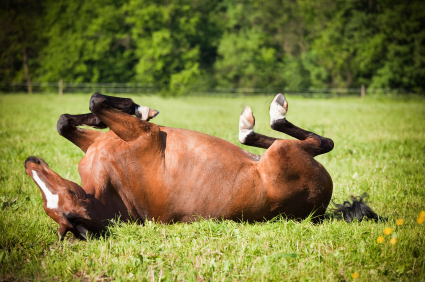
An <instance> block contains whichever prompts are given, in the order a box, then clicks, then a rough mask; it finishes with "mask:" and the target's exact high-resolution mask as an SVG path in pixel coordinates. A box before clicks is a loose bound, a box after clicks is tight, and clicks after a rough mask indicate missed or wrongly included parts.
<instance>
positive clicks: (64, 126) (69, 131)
mask: <svg viewBox="0 0 425 282" xmlns="http://www.w3.org/2000/svg"><path fill="white" fill-rule="evenodd" d="M99 95H100V94H99ZM102 96H103V97H105V99H106V103H107V105H108V106H110V107H111V108H115V109H117V110H119V111H121V112H123V113H126V114H129V115H135V116H136V117H137V118H139V119H141V120H145V121H148V120H150V119H152V118H154V117H155V116H157V115H158V113H159V112H158V111H156V110H153V109H151V108H149V107H146V106H140V105H138V104H135V103H134V102H133V100H131V99H129V98H120V97H112V96H106V95H102ZM82 125H85V126H90V127H94V128H98V129H104V128H107V127H108V126H107V125H106V124H105V123H104V122H102V120H101V119H100V118H99V117H97V116H96V115H95V114H94V113H88V114H82V115H69V114H63V115H61V116H60V118H59V121H58V124H57V129H58V132H59V134H60V135H62V136H63V137H65V138H66V139H68V140H69V141H71V142H72V143H74V144H75V145H76V146H77V147H79V148H80V149H81V150H82V151H83V152H87V149H88V148H89V147H90V146H91V144H93V142H94V141H95V140H96V138H98V137H99V136H101V135H102V134H103V133H102V132H100V131H96V130H90V129H83V128H78V127H77V126H82Z"/></svg>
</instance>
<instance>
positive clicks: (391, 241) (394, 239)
mask: <svg viewBox="0 0 425 282" xmlns="http://www.w3.org/2000/svg"><path fill="white" fill-rule="evenodd" d="M395 243H397V238H395V237H394V238H391V240H390V244H391V245H395Z"/></svg>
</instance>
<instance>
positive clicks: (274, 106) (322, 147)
mask: <svg viewBox="0 0 425 282" xmlns="http://www.w3.org/2000/svg"><path fill="white" fill-rule="evenodd" d="M287 111H288V102H287V101H286V99H285V96H284V95H283V94H282V93H279V94H277V95H276V96H275V97H274V99H273V101H272V103H271V104H270V127H271V128H272V129H273V130H276V131H279V132H282V133H285V134H288V135H289V136H292V137H294V138H297V139H299V140H305V141H306V146H305V149H306V150H307V151H308V152H309V153H310V154H312V155H313V156H317V155H321V154H325V153H328V152H330V151H332V149H333V147H334V143H333V141H332V140H331V139H329V138H326V137H323V136H320V135H317V134H315V133H313V132H310V131H307V130H304V129H302V128H299V127H297V126H295V125H293V124H292V123H290V122H289V121H288V120H286V113H287Z"/></svg>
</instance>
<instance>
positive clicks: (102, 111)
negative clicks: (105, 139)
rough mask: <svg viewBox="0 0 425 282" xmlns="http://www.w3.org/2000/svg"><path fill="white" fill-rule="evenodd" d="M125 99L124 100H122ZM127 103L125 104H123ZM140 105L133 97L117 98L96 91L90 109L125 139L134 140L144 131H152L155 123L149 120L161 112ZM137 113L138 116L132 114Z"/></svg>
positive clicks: (91, 99)
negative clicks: (134, 101)
mask: <svg viewBox="0 0 425 282" xmlns="http://www.w3.org/2000/svg"><path fill="white" fill-rule="evenodd" d="M121 99H123V100H124V101H121ZM123 104H125V106H123ZM142 107H143V106H138V105H137V104H134V103H133V101H132V100H131V99H125V98H117V97H111V96H106V95H102V94H99V93H94V94H93V95H92V97H91V98H90V106H89V108H90V111H91V112H92V113H93V114H94V115H95V116H96V117H97V118H99V119H100V120H101V121H102V122H103V123H104V124H106V126H108V127H109V128H110V129H111V130H112V131H113V132H114V133H115V134H116V135H117V136H118V137H119V138H121V139H122V140H124V141H133V140H135V139H137V138H139V137H140V136H141V134H143V133H147V132H150V131H151V129H152V127H154V126H156V127H157V125H154V124H152V123H149V122H147V120H149V119H151V118H153V117H155V116H156V115H157V114H158V113H159V112H158V111H156V110H153V109H150V108H148V107H143V108H142ZM133 113H134V114H135V115H136V117H134V116H132V114H133ZM137 117H139V118H137Z"/></svg>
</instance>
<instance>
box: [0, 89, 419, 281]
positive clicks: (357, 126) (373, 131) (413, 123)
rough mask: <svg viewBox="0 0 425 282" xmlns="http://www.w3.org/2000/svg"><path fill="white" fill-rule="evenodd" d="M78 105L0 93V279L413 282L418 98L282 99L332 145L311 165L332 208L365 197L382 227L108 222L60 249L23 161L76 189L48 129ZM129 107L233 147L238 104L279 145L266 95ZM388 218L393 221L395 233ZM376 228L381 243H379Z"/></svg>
mask: <svg viewBox="0 0 425 282" xmlns="http://www.w3.org/2000/svg"><path fill="white" fill-rule="evenodd" d="M89 98H90V95H65V96H61V97H60V96H57V95H1V96H0V205H1V216H0V280H7V281H12V280H23V281H26V280H51V279H53V280H82V279H83V280H85V281H89V280H91V281H95V280H137V281H139V280H147V281H159V279H161V280H162V281H175V280H178V281H247V280H248V281H321V280H325V281H351V280H354V279H355V280H358V281H389V280H401V281H425V254H424V250H425V244H424V243H425V223H424V224H418V223H417V218H418V215H419V212H420V211H422V210H425V99H424V98H420V97H410V98H409V97H408V98H406V97H404V98H400V97H398V98H397V97H393V98H372V97H367V98H365V99H360V98H335V99H303V98H297V97H287V99H288V101H289V112H288V120H290V121H291V122H292V123H294V124H296V125H298V126H299V127H302V128H304V129H307V130H310V131H314V132H316V133H318V134H322V135H325V136H327V137H330V138H332V139H333V140H334V142H335V149H334V150H333V151H332V152H330V153H328V154H326V155H323V156H319V157H317V158H316V159H317V160H318V161H320V162H321V163H322V164H323V165H324V166H325V167H326V169H327V170H328V171H329V173H330V175H331V176H332V178H333V181H334V200H335V202H337V203H340V202H342V201H343V200H346V199H348V198H349V196H350V195H361V194H362V193H363V192H367V193H368V194H369V201H368V202H369V204H370V206H371V207H372V208H373V209H374V210H375V211H376V212H377V213H378V214H380V215H382V216H384V217H387V218H388V221H387V222H381V223H374V222H370V221H369V222H367V221H365V222H354V223H351V224H347V223H345V222H344V221H341V220H337V218H336V217H334V216H332V215H331V214H328V216H329V217H328V219H327V220H325V221H324V222H323V223H322V224H316V225H314V224H312V223H311V221H310V220H308V219H307V220H304V221H302V222H296V221H286V220H283V219H279V218H278V219H276V220H274V221H270V222H265V223H256V224H246V223H238V222H232V221H224V222H216V221H207V220H205V221H200V222H196V223H194V224H182V223H177V224H174V225H162V224H157V223H152V224H148V225H146V226H139V225H135V224H115V225H113V226H111V227H110V228H109V230H108V231H107V234H106V235H105V236H104V237H101V238H97V239H90V240H88V241H87V242H83V241H77V240H75V239H74V238H73V235H71V234H68V235H67V237H66V238H65V240H64V241H62V242H61V241H59V240H58V237H57V233H56V232H57V228H58V225H57V224H56V223H55V222H54V221H53V220H52V219H50V218H49V217H48V216H47V215H46V214H45V212H44V210H43V207H42V198H41V193H40V191H39V189H38V187H37V186H36V185H35V184H34V183H33V182H32V180H31V179H30V177H29V176H27V175H26V174H25V172H24V161H25V159H26V158H27V157H28V156H31V155H34V156H38V157H41V158H43V159H44V160H45V161H46V162H47V163H48V164H49V165H50V167H51V168H52V169H53V170H55V171H56V172H57V173H59V174H60V175H61V176H63V177H64V178H67V179H70V180H72V181H75V182H77V183H80V178H79V175H78V171H77V165H78V162H79V161H80V159H81V158H82V157H83V153H82V152H81V151H80V150H79V149H78V148H77V147H75V146H74V145H73V144H72V143H70V142H69V141H67V140H66V139H64V138H62V137H61V136H59V134H58V133H57V131H56V122H57V120H58V118H59V116H60V115H61V114H63V113H70V114H79V113H86V112H88V102H89ZM131 98H133V99H134V100H135V102H136V103H139V104H143V105H148V106H150V107H152V108H154V109H157V110H159V111H160V112H161V113H160V115H159V116H158V117H157V118H155V120H153V121H154V122H155V123H158V124H161V125H166V126H173V127H182V128H188V129H192V130H197V131H202V132H205V133H208V134H212V135H215V136H218V137H220V138H223V139H226V140H228V141H230V142H233V143H235V144H238V145H239V142H238V118H239V114H240V112H241V111H242V109H243V107H244V106H245V105H250V106H251V108H252V109H253V112H254V115H255V117H256V128H255V129H256V132H259V133H263V134H266V135H270V136H274V137H281V138H288V137H287V136H284V135H283V134H281V133H278V132H274V131H272V130H271V129H270V127H269V125H268V124H269V117H268V107H269V103H270V101H271V99H272V97H271V96H270V97H264V96H262V97H237V98H214V97H206V98H201V97H187V98H168V99H165V98H161V97H156V96H132V97H131ZM244 149H246V150H248V151H250V152H253V153H256V154H261V153H262V152H263V150H262V149H257V148H251V147H244ZM399 218H401V219H403V220H404V223H403V224H402V225H400V226H397V225H396V220H397V219H399ZM387 227H390V228H392V229H393V232H392V234H391V235H384V233H383V231H384V229H385V228H387ZM379 236H383V237H384V242H383V243H381V244H378V242H377V238H378V237H379ZM391 238H397V241H396V243H395V244H391V243H390V239H391ZM356 273H357V274H358V277H357V278H356Z"/></svg>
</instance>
